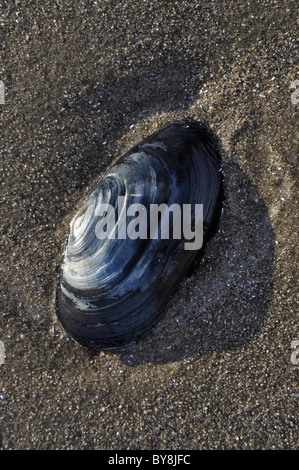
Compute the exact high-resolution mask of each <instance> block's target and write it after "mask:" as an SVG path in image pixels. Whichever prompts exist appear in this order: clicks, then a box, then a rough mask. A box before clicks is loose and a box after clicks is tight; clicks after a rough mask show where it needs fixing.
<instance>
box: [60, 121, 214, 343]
mask: <svg viewBox="0 0 299 470" xmlns="http://www.w3.org/2000/svg"><path fill="white" fill-rule="evenodd" d="M220 167H221V164H220V155H219V152H218V150H217V146H216V145H215V141H214V139H213V136H212V134H211V133H210V132H209V130H208V129H207V127H206V126H204V125H203V124H201V123H200V122H199V121H194V120H192V119H186V120H184V121H181V122H178V123H174V124H172V125H170V126H167V127H165V128H164V129H161V130H159V131H157V132H155V133H154V134H152V135H151V136H149V137H147V138H146V139H144V140H143V141H142V142H140V143H139V144H138V145H136V146H135V147H133V148H132V150H131V151H129V152H127V153H126V154H125V155H124V156H123V157H121V158H120V159H119V161H118V162H116V164H115V165H114V166H113V167H112V168H110V169H109V170H108V171H107V173H106V174H105V175H104V177H103V178H102V180H101V181H100V183H99V185H98V187H97V188H96V189H95V191H93V193H92V194H91V195H90V196H89V197H88V198H87V200H86V201H85V202H84V204H83V205H82V207H81V208H80V209H79V211H78V212H77V214H75V216H74V218H73V220H72V222H71V225H70V233H69V237H68V242H67V246H66V249H65V252H64V257H63V263H62V265H61V272H60V276H59V281H58V287H57V296H56V312H57V316H58V319H59V321H60V322H61V325H62V326H63V328H64V329H65V330H66V332H67V333H68V334H69V335H70V336H71V337H72V338H74V339H75V340H76V341H77V342H79V343H80V344H81V345H83V346H84V347H87V348H94V349H108V350H110V349H116V348H122V347H125V346H127V345H129V344H132V343H134V342H136V341H138V340H139V339H140V338H141V337H142V336H143V334H144V333H145V332H146V331H148V330H149V329H150V328H151V327H152V326H153V325H154V324H155V323H156V322H157V321H158V319H159V317H160V315H161V313H162V312H163V309H164V308H165V305H166V303H167V302H168V301H169V299H170V298H171V296H172V294H173V293H174V292H175V291H176V289H177V288H178V285H179V283H180V282H181V281H182V279H183V278H184V277H185V276H186V275H187V274H189V273H190V271H191V269H192V268H193V267H194V264H195V263H196V262H197V261H198V259H199V258H200V256H201V254H202V250H203V247H204V244H205V243H206V241H207V239H208V238H209V237H210V236H211V234H212V233H213V231H214V230H215V227H216V226H217V222H218V219H219V216H220V212H221V202H222V179H221V172H220Z"/></svg>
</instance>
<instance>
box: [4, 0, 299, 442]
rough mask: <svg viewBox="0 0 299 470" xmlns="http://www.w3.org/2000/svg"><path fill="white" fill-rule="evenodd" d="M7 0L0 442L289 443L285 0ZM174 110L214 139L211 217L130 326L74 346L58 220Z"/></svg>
mask: <svg viewBox="0 0 299 470" xmlns="http://www.w3.org/2000/svg"><path fill="white" fill-rule="evenodd" d="M2 5H3V6H2V9H1V17H0V20H1V22H0V27H1V30H0V35H1V46H2V47H1V60H0V80H2V82H3V84H4V86H5V103H4V104H0V115H1V119H0V126H1V127H0V132H1V140H0V158H1V160H0V162H1V192H0V201H1V237H0V260H1V263H0V270H1V276H0V279H1V282H0V285H1V317H0V318H1V320H0V341H1V343H0V344H1V348H0V354H1V358H0V388H1V391H0V406H1V413H0V419H1V422H0V436H1V439H0V441H1V442H0V448H2V449H16V450H21V449H34V450H44V449H67V450H71V449H84V450H87V449H99V450H101V449H108V450H115V449H132V450H137V449H139V450H142V449H168V450H175V449H176V450H180V449H187V450H195V449H212V450H216V449H242V450H245V449H250V450H256V449H298V397H299V392H298V367H299V365H298V362H299V361H297V359H296V358H297V356H296V347H297V346H296V344H297V343H294V341H295V340H296V339H299V331H298V313H297V312H298V305H297V302H296V297H298V284H297V283H296V274H297V272H298V254H297V250H296V245H297V244H298V235H297V234H298V221H297V218H296V216H297V207H298V198H297V196H298V194H297V188H298V175H297V156H298V115H299V100H298V99H296V88H292V86H293V87H296V84H294V82H295V80H296V79H298V78H299V77H298V22H297V12H298V8H297V2H296V1H294V0H288V1H284V0H280V1H266V0H264V1H262V0H256V1H250V2H245V1H239V0H235V1H225V2H224V1H213V0H212V1H209V2H204V1H202V0H200V1H186V0H181V1H157V0H154V1H150V2H149V1H145V0H143V1H137V0H131V1H114V0H113V1H104V0H98V1H87V0H84V1H83V0H80V1H77V2H75V3H74V2H71V1H62V0H57V1H50V0H46V1H44V2H37V1H28V2H26V6H25V4H24V2H20V1H15V2H10V1H4V2H2ZM292 84H293V85H292ZM185 117H192V118H195V119H199V120H201V121H202V122H203V123H205V124H206V125H207V126H208V127H209V128H210V129H211V130H212V132H213V133H214V134H215V137H216V138H217V139H218V140H219V147H220V148H221V152H222V159H223V175H224V192H225V202H224V206H223V212H222V216H221V220H220V225H219V229H218V232H217V233H216V234H215V236H214V237H213V239H211V240H210V242H209V244H208V245H207V247H206V251H205V254H204V257H203V259H202V260H201V261H200V263H199V264H198V266H197V267H196V269H195V270H194V272H193V273H192V274H191V275H190V276H189V277H188V278H186V279H185V281H184V282H183V283H182V285H181V286H180V289H179V290H178V292H177V294H176V295H175V296H174V297H173V298H172V299H171V301H170V303H169V306H168V308H167V309H166V310H165V312H164V313H163V315H162V317H161V320H160V321H159V322H158V323H157V325H156V326H155V327H154V328H153V330H152V331H151V332H149V333H148V334H147V335H146V336H145V337H144V338H143V339H142V340H141V341H140V342H138V343H137V344H135V345H132V346H130V347H129V348H127V349H125V350H121V351H116V352H109V353H108V352H98V353H93V352H90V351H87V350H85V349H84V348H82V347H81V346H80V345H78V344H77V343H75V342H74V341H73V340H72V339H70V338H68V336H67V335H66V334H65V332H64V331H63V330H62V328H61V327H60V325H59V323H58V321H57V319H56V315H55V289H56V279H57V272H58V268H59V264H60V261H61V256H62V252H63V249H64V246H65V243H66V239H67V235H68V227H69V222H70V220H71V218H72V217H73V215H74V214H75V212H76V209H77V208H78V207H79V205H80V204H81V203H82V201H83V200H84V198H85V197H86V196H87V195H88V194H89V193H90V192H91V190H92V189H93V188H94V187H95V186H96V184H97V182H98V181H99V178H100V176H101V173H102V172H103V171H104V170H105V169H106V168H107V166H109V165H110V164H111V163H112V161H114V159H115V158H117V157H118V156H120V155H121V154H122V153H124V152H125V151H126V150H128V149H129V148H130V147H131V146H132V145H133V144H136V143H138V142H139V141H140V140H141V139H142V138H143V137H145V136H147V135H149V134H151V133H152V132H153V131H155V130H157V129H158V128H160V127H163V126H164V125H166V124H169V123H171V122H173V121H176V120H179V119H182V118H185ZM292 348H293V349H292ZM298 357H299V353H298Z"/></svg>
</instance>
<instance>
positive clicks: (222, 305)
mask: <svg viewBox="0 0 299 470" xmlns="http://www.w3.org/2000/svg"><path fill="white" fill-rule="evenodd" d="M223 173H224V198H225V200H224V204H223V210H222V215H221V218H220V222H219V228H218V231H217V233H216V234H215V235H214V237H212V238H211V240H210V241H209V242H208V244H207V245H206V248H205V251H204V255H203V257H202V258H201V260H200V261H199V263H198V264H197V266H196V268H195V269H194V271H193V272H192V274H191V275H190V276H189V277H188V278H187V279H186V280H185V281H184V282H183V283H182V285H181V288H180V289H179V291H178V292H177V293H176V295H175V296H174V297H173V298H172V299H171V301H170V303H169V304H168V307H167V309H166V311H165V312H164V314H163V315H162V317H161V319H160V321H159V322H158V323H157V324H156V326H155V327H154V328H153V330H152V331H150V332H148V333H147V334H146V335H144V337H143V338H142V339H141V340H140V341H139V342H138V343H136V344H134V345H131V346H129V347H128V348H126V349H123V350H121V351H119V359H120V360H121V361H122V362H123V363H125V364H127V365H130V366H133V367H134V366H138V365H140V364H143V363H167V362H175V361H181V360H182V359H184V358H186V357H190V356H196V355H210V354H212V353H214V352H221V351H228V350H232V349H235V348H238V347H244V348H246V345H247V344H248V343H249V342H250V341H254V338H255V337H256V336H257V335H258V334H259V331H260V330H261V328H262V326H263V324H264V322H265V320H266V318H267V315H268V312H269V309H270V306H271V300H272V295H273V274H274V266H275V249H274V245H275V236H274V231H273V228H272V224H271V220H270V217H269V213H268V209H267V206H266V204H265V203H264V201H263V200H262V199H261V198H260V197H259V194H258V191H257V189H256V188H255V186H254V185H253V184H252V183H251V182H250V180H249V178H248V177H247V176H246V175H245V174H244V172H243V171H242V170H241V168H240V167H239V166H238V165H237V164H236V163H235V162H233V161H230V160H224V163H223ZM105 354H106V353H105ZM107 354H108V353H107Z"/></svg>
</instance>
